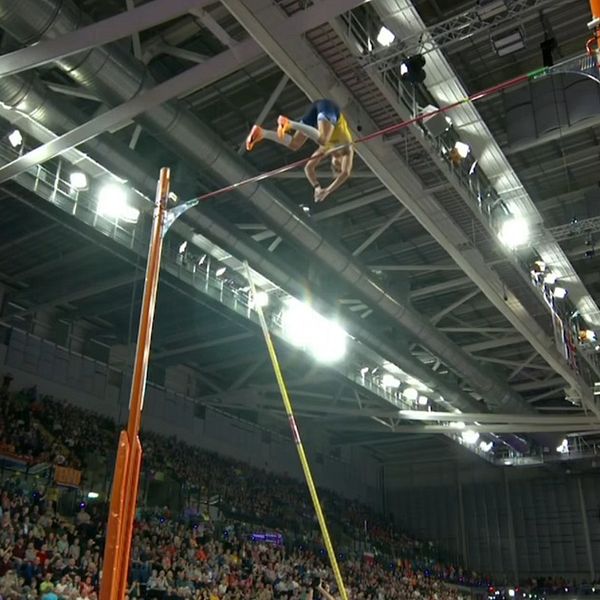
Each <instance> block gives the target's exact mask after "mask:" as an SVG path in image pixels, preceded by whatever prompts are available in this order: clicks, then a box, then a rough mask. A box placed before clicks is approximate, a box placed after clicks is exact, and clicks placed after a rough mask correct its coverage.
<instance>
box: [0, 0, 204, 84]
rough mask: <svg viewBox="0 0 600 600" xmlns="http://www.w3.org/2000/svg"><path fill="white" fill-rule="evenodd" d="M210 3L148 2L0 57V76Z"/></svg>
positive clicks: (193, 0)
mask: <svg viewBox="0 0 600 600" xmlns="http://www.w3.org/2000/svg"><path fill="white" fill-rule="evenodd" d="M207 4H210V0H151V1H150V2H147V3H146V4H142V5H141V6H138V7H137V8H133V9H131V10H128V11H126V12H123V13H120V14H118V15H115V16H113V17H109V18H108V19H104V20H103V21H99V22H98V23H93V24H92V25H87V26H84V27H82V28H81V29H77V30H75V31H72V32H70V33H66V34H64V35H61V36H59V37H57V38H55V39H52V40H47V41H42V42H40V43H38V44H34V45H33V46H27V47H26V48H23V49H21V50H15V51H14V52H9V53H8V54H4V55H2V56H0V77H3V76H6V75H15V74H16V73H20V72H21V71H26V70H27V69H32V68H34V67H40V66H42V65H46V64H48V63H50V62H53V61H55V60H59V59H61V58H65V57H67V56H72V55H73V54H78V53H79V52H82V51H84V50H89V49H90V48H94V47H95V46H103V45H104V44H108V43H110V42H115V41H117V40H120V39H123V38H126V37H129V36H131V35H133V34H135V33H137V32H139V31H143V30H145V29H150V28H152V27H155V26H156V25H160V24H161V23H164V22H165V21H170V20H171V19H175V18H177V17H180V16H181V15H184V14H186V13H188V12H189V11H190V10H191V9H193V8H194V7H196V8H198V7H200V6H204V5H207Z"/></svg>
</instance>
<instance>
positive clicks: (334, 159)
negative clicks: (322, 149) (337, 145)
mask: <svg viewBox="0 0 600 600" xmlns="http://www.w3.org/2000/svg"><path fill="white" fill-rule="evenodd" d="M344 156H346V152H345V151H344V150H339V151H337V152H334V153H333V154H332V155H331V170H332V171H333V173H334V174H335V175H339V174H340V173H341V172H342V169H343V168H344Z"/></svg>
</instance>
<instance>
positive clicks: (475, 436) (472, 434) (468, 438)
mask: <svg viewBox="0 0 600 600" xmlns="http://www.w3.org/2000/svg"><path fill="white" fill-rule="evenodd" d="M460 437H462V439H463V442H465V444H476V443H477V441H478V440H479V433H477V432H476V431H473V430H472V429H467V430H466V431H463V432H462V433H461V434H460Z"/></svg>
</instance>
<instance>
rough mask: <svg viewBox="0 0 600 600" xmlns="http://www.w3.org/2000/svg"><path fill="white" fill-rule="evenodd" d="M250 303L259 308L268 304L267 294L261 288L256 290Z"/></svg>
mask: <svg viewBox="0 0 600 600" xmlns="http://www.w3.org/2000/svg"><path fill="white" fill-rule="evenodd" d="M252 303H253V305H254V306H260V308H264V307H265V306H269V294H267V292H264V291H261V290H259V291H257V292H256V296H254V299H253V301H252Z"/></svg>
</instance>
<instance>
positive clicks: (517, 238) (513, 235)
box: [498, 217, 529, 250]
mask: <svg viewBox="0 0 600 600" xmlns="http://www.w3.org/2000/svg"><path fill="white" fill-rule="evenodd" d="M498 237H499V238H500V241H501V242H502V243H503V244H504V245H505V246H507V247H508V248H510V249H511V250H514V249H515V248H518V247H519V246H524V245H525V244H526V243H527V242H528V241H529V225H528V224H527V221H526V220H525V219H523V218H522V217H519V218H516V217H513V218H512V219H508V220H507V221H504V223H503V224H502V226H501V227H500V233H499V234H498Z"/></svg>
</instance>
